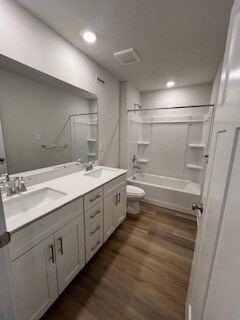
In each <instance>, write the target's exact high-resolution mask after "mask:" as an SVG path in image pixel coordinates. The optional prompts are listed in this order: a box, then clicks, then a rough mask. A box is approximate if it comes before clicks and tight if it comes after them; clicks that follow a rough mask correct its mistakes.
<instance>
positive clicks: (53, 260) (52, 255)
mask: <svg viewBox="0 0 240 320" xmlns="http://www.w3.org/2000/svg"><path fill="white" fill-rule="evenodd" d="M49 248H50V249H51V256H50V260H52V263H55V257H54V247H53V244H51V245H50V246H49Z"/></svg>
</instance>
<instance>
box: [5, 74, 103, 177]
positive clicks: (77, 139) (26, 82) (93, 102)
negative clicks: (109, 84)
mask: <svg viewBox="0 0 240 320" xmlns="http://www.w3.org/2000/svg"><path fill="white" fill-rule="evenodd" d="M48 82H49V81H43V80H42V79H41V82H39V81H35V78H34V80H33V79H29V78H27V77H24V76H22V75H19V74H15V73H12V72H9V71H6V70H3V68H2V70H0V119H1V126H0V173H3V172H8V173H9V174H14V173H19V172H24V171H30V170H34V169H39V168H44V167H49V166H54V165H59V164H62V163H68V162H72V161H76V160H77V159H79V158H80V159H81V160H82V161H84V162H87V161H90V160H97V159H98V156H97V154H98V151H97V139H98V137H97V133H98V117H97V116H98V115H97V97H96V96H95V95H93V94H90V93H86V92H85V91H83V90H80V89H79V90H77V89H76V88H75V89H74V90H72V89H70V90H69V85H66V86H65V85H61V86H59V85H58V84H57V85H55V84H54V85H49V84H48ZM52 82H53V83H54V81H52ZM58 82H59V81H58Z"/></svg>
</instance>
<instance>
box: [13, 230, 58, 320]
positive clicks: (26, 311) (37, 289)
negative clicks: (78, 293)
mask: <svg viewBox="0 0 240 320" xmlns="http://www.w3.org/2000/svg"><path fill="white" fill-rule="evenodd" d="M12 271H13V287H14V296H15V303H16V308H17V314H18V319H19V320H30V319H31V320H35V319H36V320H37V319H39V318H40V317H41V316H42V315H43V314H44V313H45V312H46V311H47V309H48V308H49V307H50V306H51V304H52V303H53V302H54V300H55V299H56V298H57V297H58V289H57V273H56V264H55V253H54V239H53V236H51V237H49V238H47V239H46V240H44V241H43V242H41V243H40V244H38V245H37V246H35V247H34V248H32V249H31V250H29V251H28V252H26V253H25V254H23V255H22V256H21V257H19V258H18V259H16V260H15V261H13V262H12Z"/></svg>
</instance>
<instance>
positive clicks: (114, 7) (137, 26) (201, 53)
mask: <svg viewBox="0 0 240 320" xmlns="http://www.w3.org/2000/svg"><path fill="white" fill-rule="evenodd" d="M17 2H18V3H19V4H21V5H22V6H23V7H25V8H26V9H27V10H28V11H30V12H31V13H32V14H34V15H35V16H37V17H38V18H39V19H40V20H41V21H42V22H44V23H45V24H47V25H48V26H49V27H50V28H52V29H53V30H55V31H56V32H57V33H58V34H60V35H61V36H62V37H63V38H65V39H67V40H68V41H69V42H70V43H72V44H73V45H74V46H75V47H77V48H79V49H80V50H81V51H83V52H84V53H86V54H87V55H88V56H89V57H91V58H92V59H93V60H95V61H96V62H98V63H99V64H100V65H102V66H103V67H105V68H106V69H107V70H108V71H110V72H111V73H112V74H114V75H115V76H116V77H117V78H118V79H120V80H123V81H129V82H130V83H131V84H132V85H134V86H135V87H136V88H138V89H139V90H140V91H142V92H144V91H151V90H157V89H164V88H166V82H167V81H169V80H173V81H175V83H176V86H177V87H180V86H186V85H194V84H200V83H207V82H212V81H213V79H214V76H215V73H216V71H217V69H218V66H219V64H220V62H221V60H222V58H223V54H224V46H225V41H226V34H227V27H228V22H229V15H230V10H231V6H232V4H233V0H67V1H66V0H41V1H40V0H17ZM86 28H88V29H91V30H93V31H95V32H97V34H98V40H97V42H96V43H95V44H94V45H88V44H86V43H85V42H84V40H83V39H82V38H81V37H80V31H81V30H83V29H86ZM132 47H133V48H135V49H136V50H137V52H138V54H139V56H140V57H141V62H139V63H136V64H131V65H128V66H124V65H121V64H120V63H119V62H118V61H117V60H116V58H115V57H114V56H113V52H116V51H120V50H124V49H128V48H132Z"/></svg>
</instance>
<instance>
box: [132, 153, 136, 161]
mask: <svg viewBox="0 0 240 320" xmlns="http://www.w3.org/2000/svg"><path fill="white" fill-rule="evenodd" d="M136 160H137V156H136V155H135V154H134V155H133V157H132V162H135V161H136Z"/></svg>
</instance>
